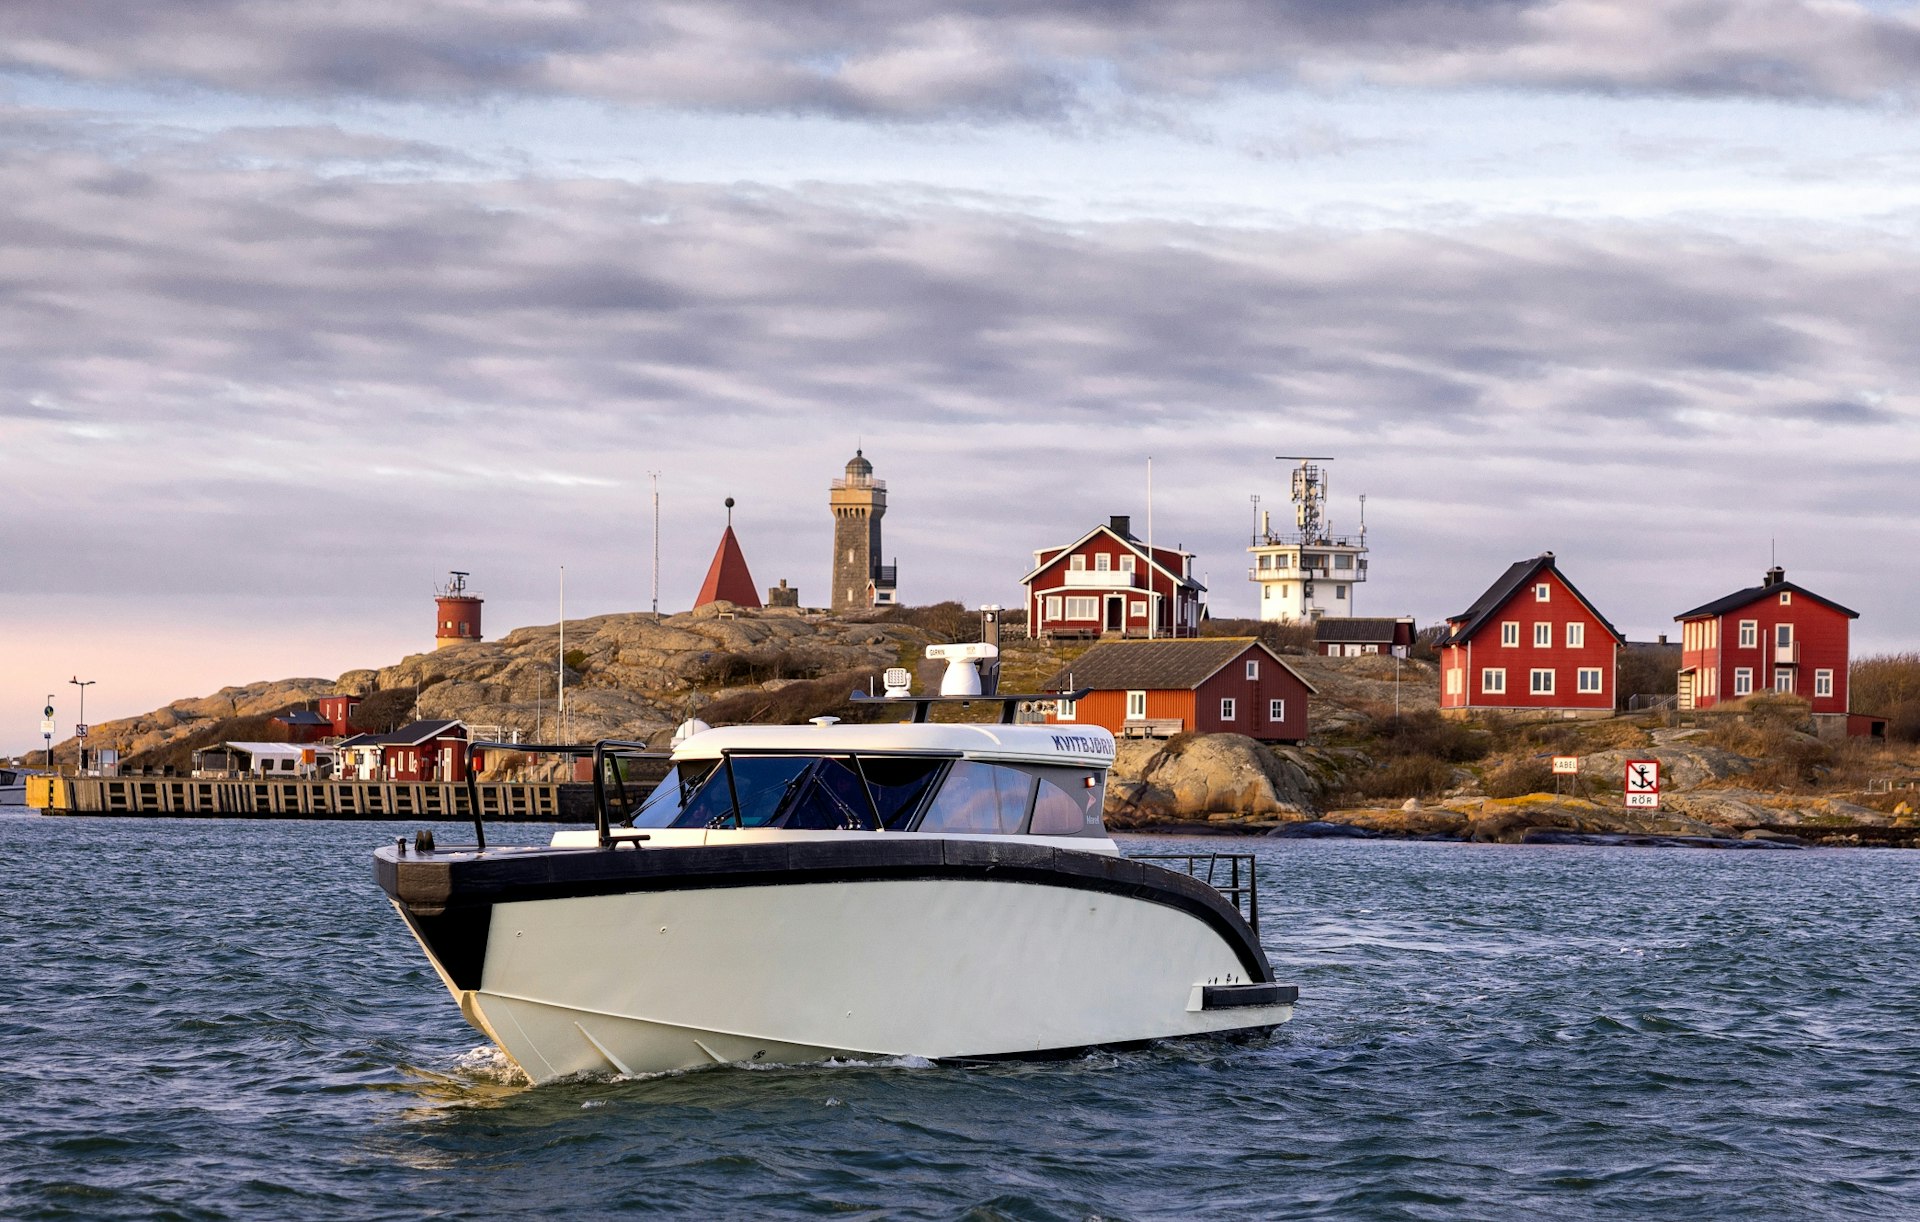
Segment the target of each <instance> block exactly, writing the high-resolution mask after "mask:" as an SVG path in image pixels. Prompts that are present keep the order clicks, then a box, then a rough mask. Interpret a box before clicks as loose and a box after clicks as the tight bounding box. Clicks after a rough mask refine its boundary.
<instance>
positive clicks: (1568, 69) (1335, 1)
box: [0, 0, 1920, 120]
mask: <svg viewBox="0 0 1920 1222" xmlns="http://www.w3.org/2000/svg"><path fill="white" fill-rule="evenodd" d="M0 68H4V69H11V70H13V71H16V72H25V73H43V74H49V75H52V76H56V77H60V78H65V79H71V80H83V81H111V82H134V83H175V82H184V83H188V84H194V85H202V86H209V87H213V88H218V89H225V90H234V91H239V92H243V93H257V94H267V95H293V96H322V97H331V96H341V95H348V96H375V97H387V98H414V99H419V98H425V99H444V98H454V97H484V96H489V95H502V94H508V95H544V96H551V95H566V96H582V97H592V98H602V99H611V100H617V101H624V102H642V103H659V104H667V105H674V106H690V107H710V108H718V109H722V110H741V111H803V112H825V113H836V114H847V115H865V116H884V117H889V118H896V119H908V120H915V119H927V118H939V117H951V116H997V117H1005V116H1015V117H1029V118H1057V117H1060V116H1063V115H1065V114H1068V113H1070V112H1074V111H1076V110H1079V109H1081V108H1082V107H1084V106H1086V105H1088V104H1090V103H1094V102H1096V101H1097V99H1100V98H1101V97H1103V96H1104V95H1105V94H1106V93H1107V92H1108V90H1109V87H1110V86H1114V85H1117V86H1118V87H1119V90H1120V92H1121V94H1122V95H1123V96H1124V95H1134V96H1157V97H1168V98H1181V97H1190V96H1193V95H1198V94H1206V93H1210V92H1212V91H1214V90H1217V89H1219V88H1221V87H1223V86H1228V85H1233V84H1239V83H1249V82H1252V83H1258V82H1271V81H1276V80H1277V81H1282V82H1285V81H1307V82H1314V83H1339V82H1350V81H1356V80H1358V81H1373V82H1380V83H1387V84H1406V85H1419V86H1432V85H1511V86H1521V87H1528V88H1546V89H1562V90H1565V89H1572V90H1601V91H1619V92H1631V93H1637V92H1653V93H1665V94H1682V95H1699V96H1741V97H1754V96H1758V97H1781V98H1815V99H1832V100H1842V101H1852V102H1858V101H1866V100H1872V99H1877V98H1884V97H1888V96H1895V95H1899V96H1905V95H1908V94H1910V92H1911V89H1912V83H1913V81H1914V80H1915V79H1917V76H1920V73H1917V70H1920V21H1917V20H1916V17H1915V14H1914V12H1913V11H1912V10H1911V9H1902V10H1899V11H1895V12H1887V11H1883V10H1882V9H1879V8H1875V7H1870V6H1867V5H1864V4H1861V3H1858V0H1640V2H1639V3H1635V4H1631V5H1622V4H1617V3H1612V2H1611V0H1415V2H1406V0H1295V2H1293V3H1272V2H1269V0H1160V2H1157V3H1144V2H1134V0H1116V2H1100V3H1078V2H1075V0H1053V2H1052V3H1013V2H1009V0H971V2H965V0H963V2H961V3H945V2H943V3H941V4H938V5H934V4H929V3H921V4H918V5H916V4H913V3H884V4H883V3H879V2H878V0H866V2H864V3H863V2H849V3H844V4H836V5H825V4H793V3H787V2H785V0H779V2H772V0H706V2H703V3H698V4H678V5H632V4H628V3H623V2H616V0H581V2H579V3H573V4H564V5H562V4H553V3H543V2H541V0H521V2H519V3H510V4H478V3H473V2H472V0H391V3H387V4H381V5H377V6H374V5H288V4H283V3H276V2H274V0H155V2H151V3H145V4H141V5H135V6H129V5H125V4H120V3H111V2H110V0H12V2H11V3H9V4H7V5H6V6H4V7H0ZM1109 101H1110V99H1109Z"/></svg>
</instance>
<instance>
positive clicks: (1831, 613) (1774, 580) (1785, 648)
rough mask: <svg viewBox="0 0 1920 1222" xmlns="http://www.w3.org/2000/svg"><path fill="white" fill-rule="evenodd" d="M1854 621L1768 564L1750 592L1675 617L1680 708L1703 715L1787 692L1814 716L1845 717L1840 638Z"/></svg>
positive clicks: (1844, 644)
mask: <svg viewBox="0 0 1920 1222" xmlns="http://www.w3.org/2000/svg"><path fill="white" fill-rule="evenodd" d="M1858 618H1860V613H1859V612H1857V611H1849V610H1848V609H1847V608H1845V607H1843V606H1841V605H1840V604H1839V603H1837V602H1834V601H1833V600H1832V599H1829V598H1822V597H1821V596H1820V595H1818V594H1815V593H1814V592H1813V591H1811V590H1808V589H1804V588H1803V587H1801V586H1797V585H1795V584H1794V583H1793V582H1791V581H1788V580H1787V574H1786V570H1784V569H1782V568H1780V567H1779V566H1778V565H1775V566H1774V567H1773V568H1770V569H1768V570H1767V573H1766V576H1765V577H1764V578H1763V579H1762V580H1761V582H1760V584H1759V585H1757V586H1750V587H1749V588H1747V589H1744V590H1736V591H1734V592H1733V593H1732V594H1729V595H1727V596H1726V597H1725V598H1717V599H1715V600H1714V601H1712V602H1710V603H1706V604H1705V605H1703V606H1698V607H1695V608H1694V609H1693V610H1691V611H1685V612H1682V613H1681V614H1679V615H1676V616H1674V619H1676V620H1678V621H1679V622H1680V707H1681V708H1683V709H1710V708H1712V707H1713V706H1714V705H1716V704H1718V703H1720V702H1721V701H1722V700H1733V699H1737V698H1739V697H1741V696H1747V695H1751V694H1752V693H1754V692H1759V691H1775V692H1793V693H1795V694H1797V695H1800V696H1804V697H1806V699H1807V700H1808V701H1809V702H1811V704H1812V705H1813V714H1814V716H1815V717H1835V718H1844V717H1845V716H1846V715H1847V695H1848V693H1847V662H1848V658H1847V635H1848V633H1849V631H1850V629H1851V627H1852V621H1853V620H1856V619H1858Z"/></svg>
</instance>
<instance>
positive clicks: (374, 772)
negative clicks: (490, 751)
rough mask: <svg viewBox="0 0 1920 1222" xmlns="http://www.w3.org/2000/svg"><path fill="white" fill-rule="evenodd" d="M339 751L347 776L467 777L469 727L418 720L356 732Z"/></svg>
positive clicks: (402, 778)
mask: <svg viewBox="0 0 1920 1222" xmlns="http://www.w3.org/2000/svg"><path fill="white" fill-rule="evenodd" d="M339 751H340V755H341V758H342V761H343V763H342V773H341V775H342V777H343V779H345V780H359V781H453V782H459V781H464V780H466V779H467V727H466V726H465V725H464V724H462V723H461V722H458V721H416V722H414V723H412V724H411V725H405V726H401V727H400V728H399V729H398V730H395V731H394V732H393V733H391V734H356V735H354V736H353V737H351V738H348V739H345V740H343V741H342V742H341V743H340V745H339Z"/></svg>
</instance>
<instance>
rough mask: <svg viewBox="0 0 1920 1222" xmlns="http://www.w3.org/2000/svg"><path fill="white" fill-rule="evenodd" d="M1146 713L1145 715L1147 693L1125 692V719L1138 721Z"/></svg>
mask: <svg viewBox="0 0 1920 1222" xmlns="http://www.w3.org/2000/svg"><path fill="white" fill-rule="evenodd" d="M1146 715H1147V694H1146V693H1145V692H1144V691H1141V692H1128V693H1127V720H1128V721H1140V720H1142V719H1144V718H1145V717H1146Z"/></svg>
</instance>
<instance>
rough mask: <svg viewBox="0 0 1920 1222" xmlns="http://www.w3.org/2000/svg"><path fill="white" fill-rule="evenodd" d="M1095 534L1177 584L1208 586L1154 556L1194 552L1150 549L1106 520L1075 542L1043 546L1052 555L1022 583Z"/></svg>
mask: <svg viewBox="0 0 1920 1222" xmlns="http://www.w3.org/2000/svg"><path fill="white" fill-rule="evenodd" d="M1095 535H1106V536H1107V537H1108V538H1110V539H1112V540H1114V541H1115V542H1116V543H1119V544H1120V545H1121V546H1122V547H1125V548H1126V549H1127V550H1128V551H1131V552H1132V553H1133V554H1134V555H1136V556H1138V557H1140V558H1141V559H1142V560H1145V561H1146V562H1147V565H1148V567H1150V568H1156V569H1159V570H1160V571H1161V572H1162V573H1163V574H1165V575H1166V578H1167V580H1168V581H1171V582H1172V583H1173V584H1174V585H1175V586H1178V587H1184V588H1186V589H1189V590H1204V589H1206V588H1207V587H1205V586H1203V585H1201V584H1200V583H1199V582H1197V581H1195V580H1194V579H1193V578H1191V577H1182V576H1181V575H1180V574H1178V573H1176V572H1174V571H1173V570H1172V569H1170V568H1168V567H1167V566H1166V565H1164V564H1161V563H1160V562H1159V561H1158V560H1155V559H1154V558H1153V553H1154V552H1156V551H1163V552H1175V553H1177V554H1179V555H1182V556H1186V557H1189V558H1191V557H1192V556H1193V553H1192V552H1187V551H1181V550H1180V549H1179V548H1177V547H1154V548H1151V549H1150V548H1148V547H1147V545H1146V544H1145V543H1143V542H1141V541H1140V540H1138V539H1135V538H1133V537H1132V536H1131V535H1123V534H1121V533H1120V532H1119V531H1117V530H1115V529H1113V527H1111V526H1109V525H1107V524H1106V523H1105V522H1102V523H1101V524H1100V525H1098V526H1096V527H1094V528H1093V529H1092V530H1090V531H1088V532H1087V533H1086V534H1084V535H1081V536H1080V537H1079V538H1078V539H1075V540H1074V541H1073V542H1071V543H1069V544H1067V545H1066V546H1065V547H1043V548H1041V549H1040V550H1041V551H1043V552H1050V553H1052V555H1051V556H1050V557H1049V558H1048V559H1046V560H1043V561H1041V562H1040V563H1039V564H1036V565H1035V566H1033V571H1032V572H1030V573H1028V574H1027V575H1026V576H1025V577H1022V578H1021V579H1020V584H1021V585H1023V586H1024V585H1031V584H1032V583H1033V579H1034V578H1036V577H1038V576H1039V575H1040V573H1041V571H1042V570H1043V569H1046V568H1049V567H1050V566H1052V565H1053V564H1054V563H1056V562H1057V561H1058V560H1059V559H1060V558H1061V557H1062V556H1065V555H1066V554H1067V553H1069V552H1072V551H1076V550H1078V549H1079V547H1080V546H1081V545H1082V544H1084V543H1086V541H1087V540H1089V539H1091V538H1093V537H1094V536H1095Z"/></svg>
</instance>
